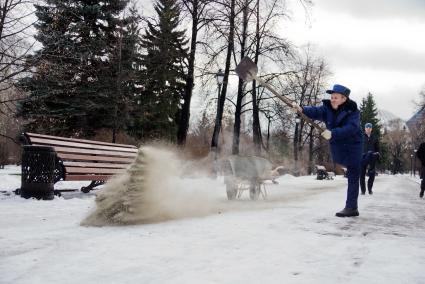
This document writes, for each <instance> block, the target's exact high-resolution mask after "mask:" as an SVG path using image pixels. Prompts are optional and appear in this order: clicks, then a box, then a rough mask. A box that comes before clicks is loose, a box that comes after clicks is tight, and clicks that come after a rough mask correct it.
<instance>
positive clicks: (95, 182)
mask: <svg viewBox="0 0 425 284" xmlns="http://www.w3.org/2000/svg"><path fill="white" fill-rule="evenodd" d="M104 183H105V182H104V181H102V180H93V181H92V182H91V183H90V184H89V185H88V186H83V187H82V188H81V191H82V192H84V193H89V192H90V190H92V189H93V188H94V187H96V186H99V185H102V184H104Z"/></svg>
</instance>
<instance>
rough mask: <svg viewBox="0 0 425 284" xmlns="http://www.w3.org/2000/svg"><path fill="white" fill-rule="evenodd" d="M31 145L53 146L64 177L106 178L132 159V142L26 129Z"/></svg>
mask: <svg viewBox="0 0 425 284" xmlns="http://www.w3.org/2000/svg"><path fill="white" fill-rule="evenodd" d="M24 136H25V138H26V140H27V142H28V143H29V144H30V145H44V146H51V147H53V148H54V149H55V151H56V153H57V155H58V157H59V158H60V159H61V160H62V163H63V166H64V170H65V174H64V180H106V179H108V178H109V177H110V176H112V175H113V174H116V173H119V172H122V171H123V170H124V169H125V168H127V166H128V165H129V164H130V163H131V162H133V160H134V158H135V157H136V155H137V148H136V146H133V145H125V144H115V143H106V142H100V141H93V140H85V139H74V138H64V137H58V136H51V135H43V134H37V133H28V132H27V133H24Z"/></svg>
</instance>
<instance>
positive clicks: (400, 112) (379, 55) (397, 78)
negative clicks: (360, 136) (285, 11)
mask: <svg viewBox="0 0 425 284" xmlns="http://www.w3.org/2000/svg"><path fill="white" fill-rule="evenodd" d="M291 1H292V3H291V9H292V13H293V15H292V17H293V21H292V22H285V23H284V24H283V25H282V33H283V36H285V37H288V38H289V39H290V40H292V41H293V42H294V43H295V44H297V45H302V44H306V43H308V42H310V43H312V44H314V46H315V47H316V49H317V52H318V53H319V54H320V55H322V56H323V57H324V58H325V59H326V60H327V62H328V63H329V65H330V68H331V70H332V72H333V74H334V75H333V77H332V79H331V84H333V83H339V84H342V85H346V86H347V87H349V88H350V89H351V90H352V99H353V100H355V101H357V102H358V103H360V101H361V99H362V98H363V97H365V96H366V94H367V93H368V92H371V93H372V94H374V96H375V100H376V103H377V106H378V108H380V109H384V110H387V111H390V112H392V113H394V114H395V115H397V116H399V117H400V118H402V119H409V118H410V117H411V116H412V115H413V114H414V112H415V111H416V109H417V107H416V105H415V103H414V101H418V100H419V92H420V90H421V89H422V88H425V0H356V1H353V0H315V3H314V6H313V7H312V9H311V11H310V17H309V20H306V17H305V14H304V12H303V11H302V9H300V8H299V5H295V3H298V0H291Z"/></svg>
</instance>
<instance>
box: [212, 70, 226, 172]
mask: <svg viewBox="0 0 425 284" xmlns="http://www.w3.org/2000/svg"><path fill="white" fill-rule="evenodd" d="M215 79H216V81H217V93H218V94H217V113H216V118H215V127H214V134H213V138H212V143H211V144H212V145H211V147H212V148H211V150H212V152H213V153H214V164H213V167H214V169H213V171H214V175H215V177H217V172H218V164H217V159H218V134H219V132H220V128H218V126H219V119H220V113H222V112H223V110H220V97H221V96H220V93H221V85H223V80H224V72H223V70H222V69H218V72H217V73H216V74H215Z"/></svg>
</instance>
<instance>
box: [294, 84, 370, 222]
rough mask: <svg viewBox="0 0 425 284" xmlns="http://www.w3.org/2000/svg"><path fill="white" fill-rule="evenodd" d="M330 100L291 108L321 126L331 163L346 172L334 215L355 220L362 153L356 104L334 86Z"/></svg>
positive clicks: (347, 92) (346, 89) (348, 91)
mask: <svg viewBox="0 0 425 284" xmlns="http://www.w3.org/2000/svg"><path fill="white" fill-rule="evenodd" d="M326 93H328V94H331V99H330V100H329V99H327V100H323V104H322V105H321V106H305V107H303V108H301V107H300V106H298V105H296V104H295V103H294V104H293V108H294V109H295V110H298V111H301V112H303V113H304V114H305V115H306V116H308V117H310V118H311V119H316V120H320V121H323V122H325V124H326V128H327V129H326V130H325V131H323V132H322V133H321V136H322V137H324V138H325V139H327V140H329V143H330V146H331V153H332V159H333V161H334V162H335V163H338V164H341V165H343V166H345V167H346V168H347V178H348V188H347V199H346V203H345V208H344V209H343V210H342V211H340V212H337V213H336V214H335V215H336V216H337V217H353V216H359V210H358V206H357V199H358V197H359V177H360V157H361V153H362V131H361V127H360V112H359V110H358V108H357V104H356V103H355V102H354V101H352V100H350V98H349V95H350V89H348V88H347V87H344V86H342V85H334V86H333V88H332V90H327V91H326Z"/></svg>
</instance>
